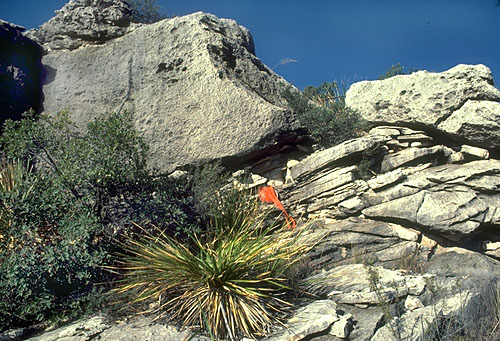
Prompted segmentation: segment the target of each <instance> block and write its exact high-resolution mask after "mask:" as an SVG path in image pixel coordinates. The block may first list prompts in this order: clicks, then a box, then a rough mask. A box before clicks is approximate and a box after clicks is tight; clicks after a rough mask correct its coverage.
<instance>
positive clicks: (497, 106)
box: [438, 100, 500, 150]
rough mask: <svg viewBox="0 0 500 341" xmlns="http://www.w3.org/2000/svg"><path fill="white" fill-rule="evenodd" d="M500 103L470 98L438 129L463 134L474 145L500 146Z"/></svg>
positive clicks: (456, 134)
mask: <svg viewBox="0 0 500 341" xmlns="http://www.w3.org/2000/svg"><path fill="white" fill-rule="evenodd" d="M499 122H500V103H498V102H492V101H474V100H469V101H467V102H465V104H464V105H463V106H462V107H461V108H460V109H458V110H456V111H454V112H453V114H451V116H450V117H448V119H446V120H445V121H443V122H441V123H440V124H439V125H438V129H439V130H441V131H444V132H447V133H449V134H452V135H455V136H462V137H464V138H465V139H467V140H468V141H470V142H471V143H473V144H474V145H477V146H481V147H485V148H494V149H497V150H498V149H499V148H500V123H499Z"/></svg>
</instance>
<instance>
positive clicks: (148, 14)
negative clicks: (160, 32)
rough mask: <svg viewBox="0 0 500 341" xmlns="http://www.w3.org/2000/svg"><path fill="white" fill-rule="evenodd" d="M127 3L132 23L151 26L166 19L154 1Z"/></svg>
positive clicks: (145, 0)
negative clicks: (130, 9) (130, 10)
mask: <svg viewBox="0 0 500 341" xmlns="http://www.w3.org/2000/svg"><path fill="white" fill-rule="evenodd" d="M128 3H129V4H130V7H131V8H132V21H133V22H137V23H143V24H152V23H155V22H157V21H160V20H163V19H165V18H166V17H167V16H166V15H165V13H163V12H161V11H160V7H159V6H158V5H157V4H156V1H155V0H128Z"/></svg>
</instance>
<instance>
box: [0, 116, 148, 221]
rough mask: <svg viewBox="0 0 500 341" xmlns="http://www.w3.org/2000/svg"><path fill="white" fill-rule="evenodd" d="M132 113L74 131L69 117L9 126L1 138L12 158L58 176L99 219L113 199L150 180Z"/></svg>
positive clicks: (43, 118)
mask: <svg viewBox="0 0 500 341" xmlns="http://www.w3.org/2000/svg"><path fill="white" fill-rule="evenodd" d="M132 122H133V121H132V119H131V114H130V113H127V112H125V113H122V114H111V115H109V116H106V117H103V118H98V119H96V120H95V121H94V122H91V123H89V124H88V126H87V132H86V133H82V132H80V131H79V130H77V129H76V127H75V125H74V124H73V123H71V121H70V119H69V113H65V112H63V113H59V114H57V115H56V116H55V117H48V116H41V117H39V118H38V119H37V120H35V116H34V114H33V113H32V112H31V113H28V114H27V115H25V118H24V119H23V120H21V121H7V123H6V124H5V133H4V134H3V136H2V137H1V138H0V144H1V145H3V146H4V149H5V152H6V156H7V158H9V159H20V160H28V161H30V162H32V163H33V164H34V165H35V166H38V167H37V168H38V170H39V171H40V172H45V173H47V174H51V175H54V176H55V178H56V179H57V180H59V181H60V182H61V185H63V187H64V188H65V189H66V190H68V191H69V192H70V193H71V194H72V195H73V196H74V198H76V199H82V198H85V199H86V202H87V203H88V204H89V206H90V207H91V208H92V210H93V211H94V212H95V213H96V215H97V216H99V217H101V218H105V217H104V212H103V208H104V207H105V206H106V205H107V204H108V203H109V201H110V200H111V198H112V197H116V196H119V195H121V194H123V192H125V191H128V190H131V189H133V188H134V187H136V186H137V184H138V183H140V182H141V181H143V180H144V179H145V177H146V176H147V169H146V155H147V150H148V149H147V146H146V144H145V143H144V141H143V139H142V138H141V137H140V136H139V135H138V134H137V132H136V131H135V130H134V127H133V123H132Z"/></svg>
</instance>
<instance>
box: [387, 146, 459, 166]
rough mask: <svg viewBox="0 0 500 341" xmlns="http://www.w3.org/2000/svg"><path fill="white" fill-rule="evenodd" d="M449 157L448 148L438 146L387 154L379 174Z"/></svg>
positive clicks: (412, 148)
mask: <svg viewBox="0 0 500 341" xmlns="http://www.w3.org/2000/svg"><path fill="white" fill-rule="evenodd" d="M449 155H451V151H450V149H449V148H446V147H444V146H441V145H438V146H433V147H429V148H414V147H411V148H407V149H404V150H402V151H399V152H397V153H392V154H387V155H385V156H384V158H383V160H382V164H381V166H380V172H381V173H385V172H388V171H390V170H393V169H395V168H398V167H401V166H405V165H408V164H410V163H411V164H414V163H417V162H418V163H420V164H423V163H427V162H429V159H430V160H435V161H434V162H436V163H437V159H439V158H443V157H448V156H449Z"/></svg>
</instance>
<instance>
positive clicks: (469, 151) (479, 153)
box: [460, 145, 490, 160]
mask: <svg viewBox="0 0 500 341" xmlns="http://www.w3.org/2000/svg"><path fill="white" fill-rule="evenodd" d="M460 152H461V153H462V154H465V155H468V156H472V157H474V158H476V159H484V160H486V159H488V158H489V157H490V153H489V152H488V150H486V149H483V148H478V147H473V146H468V145H463V146H462V148H461V149H460Z"/></svg>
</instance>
